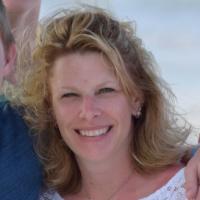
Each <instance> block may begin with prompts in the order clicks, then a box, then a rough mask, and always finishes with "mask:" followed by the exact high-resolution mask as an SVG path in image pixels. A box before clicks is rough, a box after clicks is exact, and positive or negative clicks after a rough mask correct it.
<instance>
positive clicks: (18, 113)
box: [0, 100, 28, 136]
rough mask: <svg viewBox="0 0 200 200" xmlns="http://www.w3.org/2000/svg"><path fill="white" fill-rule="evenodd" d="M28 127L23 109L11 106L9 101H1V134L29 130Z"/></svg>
mask: <svg viewBox="0 0 200 200" xmlns="http://www.w3.org/2000/svg"><path fill="white" fill-rule="evenodd" d="M27 131H28V127H27V125H26V123H25V121H24V120H23V116H22V109H21V108H17V107H13V106H11V104H10V102H9V101H6V100H5V101H1V102H0V134H1V135H2V134H4V132H6V133H7V134H6V135H7V136H8V133H19V132H21V134H22V132H27Z"/></svg>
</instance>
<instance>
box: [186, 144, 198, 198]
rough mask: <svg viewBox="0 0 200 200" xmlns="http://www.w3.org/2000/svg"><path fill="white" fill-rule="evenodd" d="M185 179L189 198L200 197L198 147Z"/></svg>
mask: <svg viewBox="0 0 200 200" xmlns="http://www.w3.org/2000/svg"><path fill="white" fill-rule="evenodd" d="M185 179H186V182H185V189H186V194H187V198H188V199H189V200H192V199H200V187H199V186H200V149H199V148H198V147H197V148H196V152H195V154H194V156H193V157H192V158H191V160H190V161H189V162H188V164H187V166H186V169H185Z"/></svg>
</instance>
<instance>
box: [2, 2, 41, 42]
mask: <svg viewBox="0 0 200 200" xmlns="http://www.w3.org/2000/svg"><path fill="white" fill-rule="evenodd" d="M3 2H4V5H5V6H6V10H7V13H8V17H9V20H10V23H11V28H12V31H13V34H14V36H15V39H16V40H17V39H18V38H19V37H20V36H21V34H22V33H23V31H24V30H25V29H26V28H27V27H29V28H30V27H31V30H32V31H31V32H32V34H33V35H32V36H33V37H35V29H36V24H37V22H38V18H39V12H40V5H41V0H3Z"/></svg>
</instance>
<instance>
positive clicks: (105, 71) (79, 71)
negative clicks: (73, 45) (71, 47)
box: [51, 52, 116, 83]
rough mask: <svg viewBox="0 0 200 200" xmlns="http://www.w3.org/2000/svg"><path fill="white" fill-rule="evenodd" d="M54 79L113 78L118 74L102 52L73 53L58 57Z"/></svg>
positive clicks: (53, 71) (66, 81)
mask: <svg viewBox="0 0 200 200" xmlns="http://www.w3.org/2000/svg"><path fill="white" fill-rule="evenodd" d="M51 77H52V78H53V79H59V81H65V83H69V82H70V83H71V82H79V81H83V80H85V81H86V82H88V81H91V80H94V81H95V82H101V81H102V80H103V81H107V80H113V81H116V76H115V74H114V72H113V68H112V66H111V64H110V63H109V62H108V61H107V60H106V59H105V57H103V56H102V55H101V54H100V53H91V52H90V53H83V54H82V53H72V54H67V55H64V56H62V57H60V58H58V59H56V61H55V63H54V65H53V70H52V73H51Z"/></svg>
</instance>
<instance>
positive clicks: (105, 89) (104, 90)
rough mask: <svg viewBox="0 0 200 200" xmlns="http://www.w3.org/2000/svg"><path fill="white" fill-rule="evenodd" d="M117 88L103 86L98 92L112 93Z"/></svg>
mask: <svg viewBox="0 0 200 200" xmlns="http://www.w3.org/2000/svg"><path fill="white" fill-rule="evenodd" d="M114 91H115V90H114V89H113V88H101V89H100V90H99V91H98V92H97V94H105V93H110V92H114Z"/></svg>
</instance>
